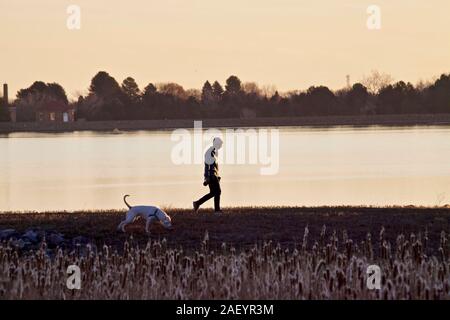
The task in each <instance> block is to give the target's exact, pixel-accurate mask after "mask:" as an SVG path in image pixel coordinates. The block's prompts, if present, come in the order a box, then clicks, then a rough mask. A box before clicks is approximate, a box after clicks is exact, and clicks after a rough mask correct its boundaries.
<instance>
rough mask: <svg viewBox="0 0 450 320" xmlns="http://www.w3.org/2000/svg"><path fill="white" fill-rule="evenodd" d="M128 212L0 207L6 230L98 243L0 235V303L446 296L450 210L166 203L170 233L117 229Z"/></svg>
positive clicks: (157, 229)
mask: <svg viewBox="0 0 450 320" xmlns="http://www.w3.org/2000/svg"><path fill="white" fill-rule="evenodd" d="M123 213H124V212H117V211H110V212H74V213H21V214H9V213H4V214H1V215H0V229H1V228H5V227H7V228H16V229H17V230H21V231H25V230H26V229H27V228H36V227H39V228H42V229H45V230H55V229H56V230H58V231H60V232H63V233H64V235H65V237H66V238H67V237H70V236H78V235H80V234H82V235H85V236H88V237H90V238H92V239H93V241H94V242H95V243H93V244H88V245H86V246H84V245H81V246H77V247H75V248H72V249H70V250H69V251H66V250H59V251H57V252H55V251H53V253H50V254H49V251H48V248H47V247H46V245H41V246H40V247H38V248H37V249H36V250H33V251H27V252H25V253H24V254H17V253H16V252H17V251H16V250H15V249H14V246H12V245H11V242H7V243H5V242H3V243H0V300H1V299H427V300H428V299H433V300H441V299H450V271H449V270H450V260H449V246H448V236H447V235H446V233H445V232H447V233H448V231H449V222H450V221H449V220H450V209H448V208H440V209H438V208H436V209H424V208H358V207H357V208H351V207H342V208H339V207H333V208H331V207H330V208H235V209H228V210H227V213H226V214H225V215H223V216H220V217H217V216H214V215H212V214H211V212H208V211H205V212H202V213H200V214H193V213H192V212H189V211H186V210H170V214H171V215H172V217H173V222H174V225H175V230H174V231H173V232H171V233H168V232H166V231H164V230H163V229H162V228H161V227H159V226H154V227H153V229H152V235H151V236H150V237H149V236H147V235H144V234H143V232H142V230H143V226H142V223H136V224H135V225H134V226H132V227H131V228H130V229H129V230H128V231H129V232H130V233H131V234H133V238H131V237H130V236H129V235H124V234H122V233H118V232H116V231H115V227H116V226H117V224H118V223H119V221H120V220H121V219H122V217H123ZM324 225H326V226H328V228H324V227H323V226H324ZM383 226H384V229H383ZM345 230H347V232H345ZM425 231H426V232H425ZM442 231H445V232H442ZM402 234H403V235H402ZM163 238H164V239H166V240H161V239H163ZM149 240H150V241H149ZM95 244H97V246H95ZM104 244H107V245H104ZM99 245H101V246H99ZM374 264H375V265H376V266H377V267H379V270H380V287H379V288H378V289H375V290H373V289H371V288H369V286H368V285H367V283H368V281H369V279H368V275H367V274H368V268H369V266H372V267H373V265H374ZM69 265H76V266H79V268H80V272H81V275H80V277H81V279H80V281H81V282H80V283H81V288H80V290H70V289H67V287H66V281H67V277H68V275H67V267H68V266H69Z"/></svg>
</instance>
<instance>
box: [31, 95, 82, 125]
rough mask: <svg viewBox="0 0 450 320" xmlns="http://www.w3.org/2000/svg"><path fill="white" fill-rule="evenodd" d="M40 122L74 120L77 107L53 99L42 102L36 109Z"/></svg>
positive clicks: (37, 119) (37, 118)
mask: <svg viewBox="0 0 450 320" xmlns="http://www.w3.org/2000/svg"><path fill="white" fill-rule="evenodd" d="M36 121H38V122H74V121H75V108H74V107H72V106H70V105H68V104H65V103H63V102H60V101H56V100H52V101H48V102H45V103H43V104H41V105H40V106H39V107H38V108H37V110H36Z"/></svg>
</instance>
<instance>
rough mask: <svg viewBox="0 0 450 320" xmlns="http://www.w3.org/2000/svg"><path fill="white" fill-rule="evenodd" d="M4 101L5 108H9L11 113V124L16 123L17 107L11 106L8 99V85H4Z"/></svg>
mask: <svg viewBox="0 0 450 320" xmlns="http://www.w3.org/2000/svg"><path fill="white" fill-rule="evenodd" d="M3 101H4V105H5V108H8V111H9V118H10V120H11V122H16V107H15V106H14V105H10V104H9V98H8V84H6V83H4V84H3Z"/></svg>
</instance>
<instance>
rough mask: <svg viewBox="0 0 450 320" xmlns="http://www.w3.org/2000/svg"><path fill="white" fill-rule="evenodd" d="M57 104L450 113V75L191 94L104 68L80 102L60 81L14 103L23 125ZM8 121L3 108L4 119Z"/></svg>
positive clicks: (118, 116) (92, 114)
mask: <svg viewBox="0 0 450 320" xmlns="http://www.w3.org/2000/svg"><path fill="white" fill-rule="evenodd" d="M49 100H57V101H60V102H62V103H65V104H68V103H70V104H72V105H74V107H75V108H76V118H77V119H86V120H88V121H95V120H137V119H140V120H147V119H202V118H242V117H246V118H251V117H293V116H332V115H374V114H421V113H450V74H442V75H441V76H440V77H439V78H438V79H436V80H435V81H432V82H429V83H419V84H417V85H412V84H411V83H405V82H403V81H398V82H395V83H394V82H393V81H392V78H391V77H390V76H388V75H386V74H380V73H378V72H375V71H374V72H372V74H371V75H369V76H368V77H365V78H364V79H363V80H362V81H361V82H358V83H355V84H354V85H352V86H349V87H347V88H344V89H341V90H337V91H332V90H330V89H329V88H327V87H325V86H312V87H310V88H309V89H307V90H306V91H291V92H287V93H279V92H278V91H276V90H275V89H274V88H272V87H263V88H260V87H259V86H258V85H257V84H256V83H251V82H250V83H249V82H247V83H242V82H241V80H240V79H239V78H238V77H236V76H230V77H229V78H228V79H227V80H226V82H225V84H224V85H222V84H220V83H219V82H218V81H214V82H210V81H206V82H205V83H204V85H203V87H202V89H201V90H197V89H190V90H185V89H184V88H183V87H182V86H181V85H179V84H176V83H163V84H156V85H155V84H153V83H149V84H148V85H147V86H146V87H145V88H144V89H143V90H140V89H139V87H138V85H137V84H136V81H135V80H134V79H133V78H131V77H127V78H126V79H124V80H123V81H122V83H121V84H119V83H118V82H117V81H116V79H114V78H113V77H112V76H111V75H109V74H108V73H107V72H105V71H101V72H98V73H97V74H96V75H95V76H94V77H93V78H92V80H91V84H90V86H89V92H88V93H87V94H86V95H84V96H83V95H80V96H79V98H78V100H77V101H72V102H69V101H68V98H67V95H66V92H65V90H64V88H63V87H62V86H61V85H59V84H57V83H44V82H42V81H36V82H35V83H33V84H32V85H31V86H30V87H29V88H25V89H21V90H19V91H18V92H17V95H16V99H15V101H14V102H13V104H14V105H15V106H16V109H17V120H18V121H34V120H35V109H36V108H37V107H38V106H39V105H41V104H45V103H46V102H47V101H49ZM1 109H4V108H1ZM7 118H8V117H7V115H6V114H5V113H4V112H3V111H0V120H3V121H5V120H7Z"/></svg>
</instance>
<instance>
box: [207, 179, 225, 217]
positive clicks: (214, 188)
mask: <svg viewBox="0 0 450 320" xmlns="http://www.w3.org/2000/svg"><path fill="white" fill-rule="evenodd" d="M209 185H210V187H211V194H213V195H214V211H220V194H221V193H222V191H221V189H220V182H219V180H217V179H213V180H211V182H210V184H209Z"/></svg>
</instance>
